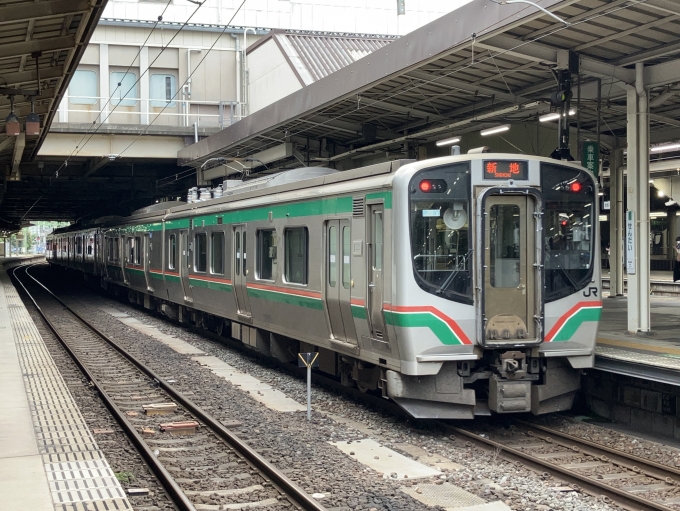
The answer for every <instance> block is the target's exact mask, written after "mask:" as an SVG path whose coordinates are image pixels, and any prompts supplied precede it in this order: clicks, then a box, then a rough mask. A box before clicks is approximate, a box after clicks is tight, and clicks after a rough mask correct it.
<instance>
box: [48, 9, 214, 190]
mask: <svg viewBox="0 0 680 511" xmlns="http://www.w3.org/2000/svg"><path fill="white" fill-rule="evenodd" d="M171 3H172V0H168V3H167V4H166V5H165V7H164V9H163V12H162V13H161V15H160V16H159V17H158V20H157V21H156V23H155V24H154V26H153V28H152V29H151V31H150V32H149V35H148V36H147V38H146V40H145V41H144V43H143V44H142V45H141V46H140V47H139V51H138V52H137V55H135V57H134V58H133V59H132V62H131V63H130V65H129V66H128V68H127V70H126V71H125V74H124V75H123V77H122V78H121V79H120V82H118V85H117V86H116V88H115V89H114V91H113V93H112V94H111V95H110V97H109V99H108V100H107V102H106V104H105V105H104V106H103V107H102V109H101V111H100V112H99V114H97V118H99V117H100V116H101V114H102V113H103V112H104V109H105V108H106V106H107V105H108V104H109V103H110V102H111V100H112V99H113V96H114V94H115V93H116V91H118V89H119V88H120V87H121V86H122V83H123V79H124V78H125V76H127V74H128V72H129V71H130V69H131V68H132V65H133V64H134V62H135V60H137V58H138V57H139V55H140V54H141V52H142V50H143V49H144V47H145V46H146V43H147V42H148V41H149V39H150V38H151V35H152V33H153V31H154V30H155V29H156V27H157V26H158V24H159V23H160V22H161V21H162V18H163V14H165V11H166V10H167V9H168V7H169V5H170V4H171ZM192 3H195V4H197V5H198V7H197V8H196V9H194V11H193V12H192V13H191V15H190V16H189V17H188V18H187V20H186V21H185V22H184V23H183V24H182V26H180V28H179V29H178V30H177V32H175V34H174V35H173V37H172V38H171V39H170V41H168V43H167V44H165V45H164V46H163V47H162V48H161V51H160V52H159V53H158V55H157V56H156V58H155V59H154V60H153V61H152V62H151V63H150V64H149V65H148V66H147V68H146V69H145V70H144V71H143V72H141V73H140V74H139V78H137V80H136V81H135V83H133V84H132V86H131V87H130V88H129V89H128V90H127V92H126V93H125V94H124V95H123V98H125V97H126V96H127V95H128V93H130V91H132V90H133V89H134V88H135V86H136V85H137V84H138V83H139V81H140V80H141V79H142V76H144V75H145V74H146V73H148V72H149V69H151V67H152V66H153V64H154V63H155V62H156V61H157V60H158V59H159V58H160V56H161V55H162V54H163V52H164V51H165V50H166V49H167V48H168V47H169V46H170V44H171V43H172V41H174V40H175V38H176V37H177V36H178V35H179V33H180V32H181V31H182V29H184V28H185V27H186V26H187V25H188V24H189V22H190V21H191V18H193V17H194V15H195V14H196V13H197V12H198V10H199V9H200V8H201V7H202V6H203V4H204V3H205V1H203V2H200V3H199V2H192ZM123 98H121V99H120V101H119V102H118V103H116V104H115V105H114V107H113V108H112V109H111V111H110V112H109V113H108V114H107V116H106V117H105V118H104V119H103V120H102V121H101V122H100V123H99V124H98V125H97V127H96V128H95V130H94V131H93V132H91V129H92V128H90V129H88V131H87V132H86V133H85V134H84V135H83V137H82V138H81V139H80V141H79V142H78V144H77V145H76V146H75V147H74V149H73V151H71V154H70V155H69V156H68V157H67V158H66V160H65V161H64V163H63V164H62V165H61V166H60V167H59V168H58V169H57V171H56V172H55V176H56V177H59V171H60V170H61V169H62V168H65V167H67V166H68V162H69V160H70V159H71V158H72V157H74V156H77V155H78V154H79V153H80V151H82V150H83V148H84V147H85V146H86V145H87V143H88V142H89V141H90V140H92V137H94V135H96V134H97V132H98V131H99V129H100V128H101V127H102V126H103V125H104V123H105V122H106V121H107V120H108V119H109V117H111V115H112V114H113V112H114V111H115V110H116V108H118V105H120V103H121V102H122V100H123ZM95 123H96V119H95V121H93V123H92V124H93V126H94V124H95ZM90 133H91V134H90ZM88 134H89V135H90V136H89V138H88V139H87V140H85V137H87V136H88ZM83 140H85V143H84V144H82V142H83ZM81 144H82V145H81Z"/></svg>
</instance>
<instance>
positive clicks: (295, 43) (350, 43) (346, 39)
mask: <svg viewBox="0 0 680 511" xmlns="http://www.w3.org/2000/svg"><path fill="white" fill-rule="evenodd" d="M274 37H280V38H283V39H285V41H286V43H288V44H284V45H282V46H283V47H284V48H288V47H290V48H292V49H293V50H294V51H295V53H296V54H294V55H289V57H291V60H292V61H293V62H295V65H300V66H304V68H305V71H307V72H308V73H309V74H310V75H311V76H312V77H313V78H314V81H317V80H320V79H321V78H324V77H325V76H328V75H329V74H331V73H334V72H336V71H338V70H340V69H342V68H343V67H345V66H348V65H349V64H352V63H354V62H356V61H357V60H359V59H361V58H363V57H365V56H366V55H368V54H370V53H372V52H374V51H375V50H378V49H380V48H382V47H383V46H386V45H388V44H389V43H391V42H392V41H394V40H395V38H394V37H375V36H373V37H369V36H361V35H349V34H338V35H335V34H332V35H329V34H318V33H315V34H306V33H290V32H286V33H282V34H276V35H275V36H274Z"/></svg>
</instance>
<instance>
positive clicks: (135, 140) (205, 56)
mask: <svg viewBox="0 0 680 511" xmlns="http://www.w3.org/2000/svg"><path fill="white" fill-rule="evenodd" d="M245 3H246V0H243V1H242V2H241V3H240V4H239V6H238V8H237V9H236V11H234V14H233V15H232V17H231V19H230V20H229V21H228V22H227V23H226V24H225V25H224V28H223V29H222V32H220V34H219V35H218V36H217V37H216V38H215V41H214V42H213V43H212V45H211V46H210V48H208V50H207V51H206V52H205V55H203V58H202V59H201V60H199V61H198V64H196V66H195V67H194V70H193V71H191V73H189V74H188V76H187V79H186V80H185V81H184V83H183V84H182V86H181V87H178V88H177V91H176V92H175V94H174V95H173V96H172V98H170V99H169V100H168V101H167V103H166V104H165V106H164V107H163V108H162V109H161V111H160V112H158V113H157V114H156V117H154V119H153V120H152V121H151V122H149V124H148V125H147V126H146V128H144V130H143V131H142V132H141V133H140V134H139V135H137V137H135V138H134V139H133V140H132V142H130V144H128V145H127V146H126V147H125V149H123V150H122V151H121V152H120V153H118V157H121V156H122V155H123V154H124V153H125V152H126V151H127V150H128V149H130V147H132V146H133V145H134V144H135V142H137V140H139V139H140V138H141V137H142V136H143V135H145V134H146V132H147V131H148V129H149V128H150V127H151V126H152V125H153V123H154V122H156V120H157V119H159V118H160V116H161V114H162V113H163V112H164V111H165V109H166V108H168V106H169V105H170V104H171V103H172V101H173V100H174V99H175V97H176V96H177V94H179V91H180V90H182V87H184V86H185V85H186V84H187V83H189V80H190V79H191V77H192V76H193V75H194V73H195V72H196V71H197V70H198V68H199V67H201V64H203V62H204V61H205V59H206V58H207V57H208V55H209V54H210V52H211V51H212V50H213V48H214V47H215V46H216V45H217V43H218V42H219V41H220V38H221V37H222V36H223V35H224V33H225V32H226V31H227V28H229V26H230V25H231V22H232V21H234V18H235V17H236V15H237V14H238V13H239V11H240V10H241V8H242V7H243V6H244V5H245ZM188 71H189V70H187V72H188Z"/></svg>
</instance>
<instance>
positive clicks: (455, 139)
mask: <svg viewBox="0 0 680 511" xmlns="http://www.w3.org/2000/svg"><path fill="white" fill-rule="evenodd" d="M458 142H460V137H452V138H445V139H444V140H437V147H441V146H445V145H452V144H457V143H458Z"/></svg>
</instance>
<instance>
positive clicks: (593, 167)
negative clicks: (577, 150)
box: [581, 141, 600, 177]
mask: <svg viewBox="0 0 680 511" xmlns="http://www.w3.org/2000/svg"><path fill="white" fill-rule="evenodd" d="M581 165H583V166H584V167H585V168H587V169H588V170H589V171H590V172H592V173H593V174H594V175H595V177H597V175H598V174H599V172H600V144H598V143H597V142H591V141H586V142H583V146H582V148H581Z"/></svg>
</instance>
